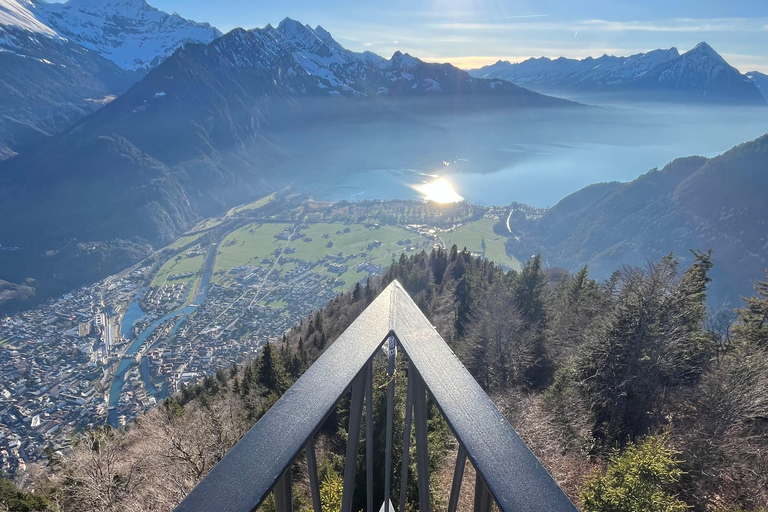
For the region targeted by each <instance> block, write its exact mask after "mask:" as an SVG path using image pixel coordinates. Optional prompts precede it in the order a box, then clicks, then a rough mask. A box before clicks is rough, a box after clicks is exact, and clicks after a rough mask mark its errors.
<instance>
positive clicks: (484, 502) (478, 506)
mask: <svg viewBox="0 0 768 512" xmlns="http://www.w3.org/2000/svg"><path fill="white" fill-rule="evenodd" d="M492 499H493V498H492V497H491V493H490V491H489V490H488V486H486V485H485V482H484V481H483V477H482V475H481V474H480V472H479V471H478V472H477V474H476V475H475V512H491V503H493V502H492Z"/></svg>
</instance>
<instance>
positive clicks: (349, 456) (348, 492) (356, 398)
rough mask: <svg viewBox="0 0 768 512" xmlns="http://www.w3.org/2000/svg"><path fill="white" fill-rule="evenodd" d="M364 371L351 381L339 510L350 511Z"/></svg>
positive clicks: (363, 387)
mask: <svg viewBox="0 0 768 512" xmlns="http://www.w3.org/2000/svg"><path fill="white" fill-rule="evenodd" d="M365 373H366V372H365V369H363V370H362V371H361V372H360V373H359V374H358V375H357V377H355V380H354V381H353V382H352V399H351V400H350V404H349V428H348V429H347V432H348V434H349V435H348V436H347V453H346V457H345V461H344V491H343V493H342V497H341V512H352V499H353V498H354V494H355V472H356V469H357V449H358V447H359V446H360V423H361V421H362V416H363V399H364V398H365Z"/></svg>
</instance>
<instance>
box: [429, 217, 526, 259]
mask: <svg viewBox="0 0 768 512" xmlns="http://www.w3.org/2000/svg"><path fill="white" fill-rule="evenodd" d="M497 222H498V221H496V220H494V219H480V220H479V221H477V222H472V223H470V224H464V225H462V226H460V227H458V228H456V229H454V230H453V231H451V232H449V233H442V234H441V235H440V236H441V238H442V239H443V240H444V241H445V245H446V246H447V247H448V248H450V247H451V246H452V245H454V244H456V247H458V248H459V250H461V249H463V248H464V247H466V248H467V249H468V250H470V251H472V252H477V253H481V254H482V253H483V248H482V242H483V240H485V257H486V259H489V260H491V261H493V262H496V263H499V264H501V265H504V266H506V267H509V268H511V269H513V270H518V271H519V270H520V268H521V267H520V262H519V261H518V260H517V259H515V258H513V257H511V256H509V255H507V250H506V248H505V243H506V241H507V239H506V238H505V237H503V236H499V235H497V234H496V233H494V232H493V226H494V224H496V223H497Z"/></svg>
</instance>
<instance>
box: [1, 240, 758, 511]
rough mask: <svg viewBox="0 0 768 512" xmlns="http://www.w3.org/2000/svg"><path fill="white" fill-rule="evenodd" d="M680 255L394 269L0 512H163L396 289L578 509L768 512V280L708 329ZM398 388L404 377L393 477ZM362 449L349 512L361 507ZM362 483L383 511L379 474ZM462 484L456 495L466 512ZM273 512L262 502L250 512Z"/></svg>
mask: <svg viewBox="0 0 768 512" xmlns="http://www.w3.org/2000/svg"><path fill="white" fill-rule="evenodd" d="M694 256H695V258H694V263H693V264H692V265H691V266H689V267H687V268H681V267H680V265H679V263H678V260H677V258H676V257H675V256H674V255H669V256H667V257H665V258H663V259H661V260H660V261H655V262H649V263H648V264H646V265H645V266H643V267H631V268H630V267H626V268H623V269H619V270H617V271H616V272H615V273H614V274H613V275H612V276H611V277H610V279H608V280H606V281H603V282H597V281H595V280H593V279H591V278H590V275H589V269H588V268H584V269H582V270H580V271H579V272H578V273H576V274H575V275H571V274H569V273H567V272H565V271H562V270H558V269H547V270H545V269H544V268H543V267H542V262H541V258H540V257H538V256H536V257H533V258H532V259H531V260H530V261H528V262H527V263H526V264H525V266H524V268H523V269H522V271H521V272H515V271H509V272H505V271H503V270H502V269H501V268H500V267H498V266H496V265H494V264H493V263H491V262H489V261H486V260H483V259H480V258H477V257H474V256H472V255H470V254H469V253H468V252H467V251H459V250H457V248H456V247H453V248H452V249H451V250H450V251H447V252H445V251H435V252H432V253H431V254H427V253H421V254H418V255H414V256H411V257H410V258H408V257H405V256H402V257H401V258H400V259H399V260H398V261H393V263H392V265H391V267H389V269H387V270H386V271H385V273H384V275H382V276H380V277H379V278H377V279H372V280H369V281H368V282H366V283H360V284H358V285H357V286H356V287H355V288H354V289H353V291H351V292H350V293H347V294H342V295H339V296H338V297H337V298H335V299H334V300H332V301H331V302H330V303H329V304H328V305H327V306H326V307H325V308H324V309H323V310H321V311H317V312H315V313H314V314H313V315H311V316H310V317H309V318H307V319H306V320H305V321H304V322H303V323H302V324H301V325H300V326H298V327H296V328H295V329H293V330H291V331H290V332H288V333H287V334H286V335H285V336H284V338H283V340H282V341H281V342H278V343H274V344H271V345H267V346H266V347H265V348H264V349H263V350H262V351H261V353H260V355H259V357H258V358H257V359H255V360H253V361H248V362H246V363H244V364H242V365H239V366H233V367H231V368H228V369H221V370H220V371H219V372H218V373H217V374H216V375H211V376H208V377H207V378H206V379H205V380H204V382H203V383H202V384H200V385H197V386H192V387H188V388H186V389H185V390H184V392H183V393H182V394H181V395H179V396H177V397H174V398H173V399H169V400H167V401H165V402H164V403H163V404H162V405H160V406H159V407H157V408H156V409H155V410H153V411H152V412H150V413H149V414H147V415H145V416H144V417H142V418H140V419H139V420H137V421H136V422H135V423H133V424H131V425H129V426H128V427H127V428H125V429H121V430H112V429H109V428H107V427H105V428H101V429H98V430H95V431H91V432H87V433H84V434H83V435H82V436H81V437H80V438H79V439H78V440H77V444H76V445H75V448H74V449H73V451H72V453H70V454H66V455H65V456H63V457H62V456H60V455H56V454H53V453H50V454H49V456H48V461H47V463H46V464H41V465H38V466H34V467H31V468H29V470H28V471H27V473H26V477H25V480H24V481H22V482H18V484H20V485H21V488H23V491H21V490H19V488H16V487H14V486H13V485H11V484H10V483H9V482H4V483H3V485H2V487H0V507H5V508H4V509H3V508H0V510H10V511H36V510H50V511H75V510H77V511H79V512H86V511H87V512H90V511H94V512H95V511H99V512H106V511H110V512H112V511H115V512H117V511H120V512H123V511H125V512H133V511H147V510H157V511H169V510H172V509H173V507H174V506H175V505H176V504H177V503H178V502H179V501H180V500H181V499H183V498H184V496H185V495H186V494H187V493H188V492H189V491H190V490H191V489H192V488H193V487H194V486H195V484H196V483H197V482H198V481H200V479H202V478H203V477H204V476H205V475H206V474H207V472H208V471H209V470H210V469H211V468H212V467H213V466H214V465H215V464H216V463H217V461H218V460H220V459H221V458H222V457H223V456H224V455H225V454H226V453H227V451H228V450H229V449H230V448H231V447H232V446H234V444H235V443H236V442H237V441H238V439H239V438H240V437H241V436H242V435H243V434H244V433H245V432H246V431H247V430H248V429H249V428H250V427H251V426H252V425H253V424H254V423H255V422H256V421H258V419H259V417H260V416H261V415H262V414H264V412H265V411H266V410H267V409H268V408H269V407H270V406H271V405H272V404H274V403H275V401H276V400H277V399H278V398H279V396H280V395H281V394H282V393H284V392H285V391H286V390H287V389H288V388H289V387H290V385H291V383H292V382H293V381H294V380H295V379H297V378H298V377H300V376H301V374H302V372H303V371H304V370H306V368H308V367H309V366H310V365H311V364H312V362H313V361H314V360H315V359H317V358H318V357H319V356H320V355H321V354H322V352H323V351H324V349H325V348H327V347H328V346H329V345H330V344H332V343H333V341H334V340H335V339H336V338H337V337H338V336H339V335H340V334H341V333H342V332H343V331H344V329H345V328H346V327H347V326H348V325H349V324H350V323H351V322H352V321H353V320H354V319H355V318H356V317H357V315H359V314H360V313H361V311H362V310H363V309H364V308H365V307H366V306H367V305H368V304H369V303H370V302H371V301H372V300H373V299H374V298H375V297H376V296H377V294H378V293H379V291H381V290H382V289H383V288H384V287H385V286H386V285H387V284H389V283H390V282H391V281H393V280H395V279H397V280H399V281H400V283H401V284H402V285H403V286H404V287H405V289H406V290H407V291H408V292H409V293H410V294H411V296H412V297H413V299H414V301H415V302H416V303H417V304H418V305H419V307H420V308H421V309H422V310H423V311H424V313H425V314H426V315H427V317H428V318H429V319H430V320H431V321H432V323H433V325H435V326H436V327H437V329H438V331H439V332H440V334H441V335H442V336H443V337H444V339H445V340H446V341H447V342H448V343H449V345H450V346H451V347H452V349H453V350H454V351H455V352H456V354H457V355H458V356H459V358H460V359H461V361H462V362H463V363H464V365H465V366H466V367H467V368H468V369H469V370H470V372H471V373H472V374H473V375H474V377H475V378H476V379H477V381H478V382H479V383H480V384H481V386H482V387H483V388H484V389H485V390H486V392H487V393H488V394H489V395H490V396H491V398H492V399H493V401H494V402H495V403H496V404H497V406H498V407H499V409H500V410H501V411H502V412H503V413H504V414H505V416H506V417H507V418H508V419H509V421H510V422H511V423H512V425H513V426H514V427H515V428H516V430H517V432H518V433H519V434H520V435H521V437H523V439H524V440H525V441H526V442H527V443H528V445H529V447H530V448H531V450H532V451H533V452H534V453H535V454H536V456H537V457H538V458H539V459H540V460H541V461H542V463H543V464H544V466H545V467H546V468H547V469H548V470H549V471H550V473H551V474H552V476H553V477H554V478H555V480H556V481H557V482H558V484H560V485H561V487H562V488H563V489H564V490H565V492H566V493H567V494H568V495H569V496H570V497H571V499H572V500H573V501H574V503H575V504H576V505H577V506H578V507H579V508H580V509H581V510H584V511H587V512H640V511H646V512H654V511H658V512H672V511H683V510H693V511H718V512H747V511H749V512H758V511H765V510H766V507H768V279H767V280H766V282H758V283H757V284H756V290H755V294H754V296H753V297H751V298H749V299H746V300H745V302H744V303H743V304H742V306H741V308H740V309H738V310H736V311H734V312H733V314H727V313H722V312H718V313H714V312H711V311H708V310H707V307H706V297H707V287H708V284H709V282H710V277H709V276H710V272H711V270H712V268H713V266H714V265H717V261H716V259H714V258H713V256H712V254H711V253H709V252H696V253H694ZM767 278H768V274H767ZM400 359H402V357H401V358H400ZM406 371H407V370H406V364H405V361H402V360H399V361H398V368H397V371H396V374H395V379H396V398H395V405H396V413H395V420H394V439H395V443H396V444H395V450H394V454H395V457H394V464H395V466H394V467H395V468H399V463H400V452H401V449H400V444H401V440H402V432H403V415H404V408H405V406H404V403H405V386H404V385H403V384H404V382H405V377H406ZM386 380H387V377H386V372H385V360H384V358H383V357H382V358H381V360H375V370H374V409H373V410H374V418H373V419H374V436H375V438H376V439H375V441H376V450H377V452H376V454H375V457H376V459H375V460H382V458H383V449H384V448H383V447H384V436H385V431H384V419H385V416H386ZM347 407H348V406H347V404H346V403H345V400H342V403H341V404H340V405H339V407H338V408H337V410H336V411H335V412H334V413H333V414H332V415H331V416H330V417H329V418H328V420H327V421H326V423H325V424H324V425H323V427H322V429H321V432H320V434H319V435H318V440H317V447H318V455H319V458H318V463H319V465H320V478H321V482H322V486H321V495H322V500H323V508H324V510H328V511H336V510H339V509H340V500H341V488H342V485H341V476H340V475H341V472H342V469H343V456H344V449H345V446H346V438H347V434H346V431H345V428H346V425H347V416H348V408H347ZM363 430H364V429H363ZM429 430H430V434H429V443H430V453H429V455H430V465H431V469H432V471H431V474H432V479H431V487H432V489H431V491H432V492H431V496H432V499H433V502H434V506H435V509H436V510H443V509H444V508H445V506H446V503H447V497H448V493H449V489H450V475H451V472H452V464H453V461H455V451H456V446H455V440H454V439H453V438H452V435H451V433H450V430H449V429H448V427H447V425H446V424H445V423H444V421H443V420H442V418H441V416H440V414H439V412H438V411H437V409H436V407H434V406H430V421H429ZM363 435H364V434H363ZM364 446H365V445H364V444H361V445H360V448H361V449H360V454H359V459H358V477H357V478H358V484H359V485H357V486H356V492H357V496H356V503H355V509H356V510H362V509H364V508H365V478H366V475H365V458H364V451H365V450H364ZM411 446H412V447H413V443H412V444H411ZM412 449H413V448H412ZM410 460H411V461H414V460H415V457H411V458H410ZM413 469H415V465H414V467H413ZM293 471H294V474H293V479H294V496H295V502H296V503H295V505H296V508H297V510H310V509H311V502H310V500H309V494H308V482H307V475H306V464H305V462H304V461H303V460H302V459H299V460H298V461H297V464H295V466H294V470H293ZM375 471H377V472H378V473H377V474H375V475H374V481H375V482H377V484H376V485H377V488H376V489H375V492H376V500H377V502H378V503H380V502H381V499H382V498H383V494H384V491H383V480H384V475H383V474H381V472H382V471H383V468H378V467H377V468H376V469H375ZM413 475H414V471H411V472H410V476H411V478H409V481H408V482H400V480H399V471H395V474H394V475H393V482H394V489H393V490H394V492H398V489H399V487H400V486H401V485H406V486H407V489H408V495H409V497H410V502H411V503H414V504H415V503H416V501H417V499H416V498H417V488H416V482H415V479H413V478H412V477H413ZM468 475H469V473H468ZM469 481H470V480H469V476H465V485H464V488H463V491H462V493H463V494H462V503H466V504H469V503H471V493H472V488H471V487H472V486H471V485H468V484H467V482H469ZM468 496H469V497H468ZM460 507H461V504H460ZM273 508H274V504H273V503H272V502H271V500H269V499H268V500H267V501H266V502H265V503H264V504H263V505H262V507H261V510H264V511H269V510H271V509H273ZM465 509H469V505H467V507H466V508H465Z"/></svg>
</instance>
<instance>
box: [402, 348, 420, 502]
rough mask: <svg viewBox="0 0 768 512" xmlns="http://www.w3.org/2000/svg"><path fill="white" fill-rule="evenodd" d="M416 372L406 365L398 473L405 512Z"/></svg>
mask: <svg viewBox="0 0 768 512" xmlns="http://www.w3.org/2000/svg"><path fill="white" fill-rule="evenodd" d="M415 373H416V370H415V369H414V368H413V363H410V362H409V363H408V392H407V394H406V398H405V429H404V430H403V468H402V470H401V471H400V508H399V509H398V510H399V512H405V498H406V492H407V491H408V459H409V458H410V455H411V419H412V416H413V376H414V374H415Z"/></svg>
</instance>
